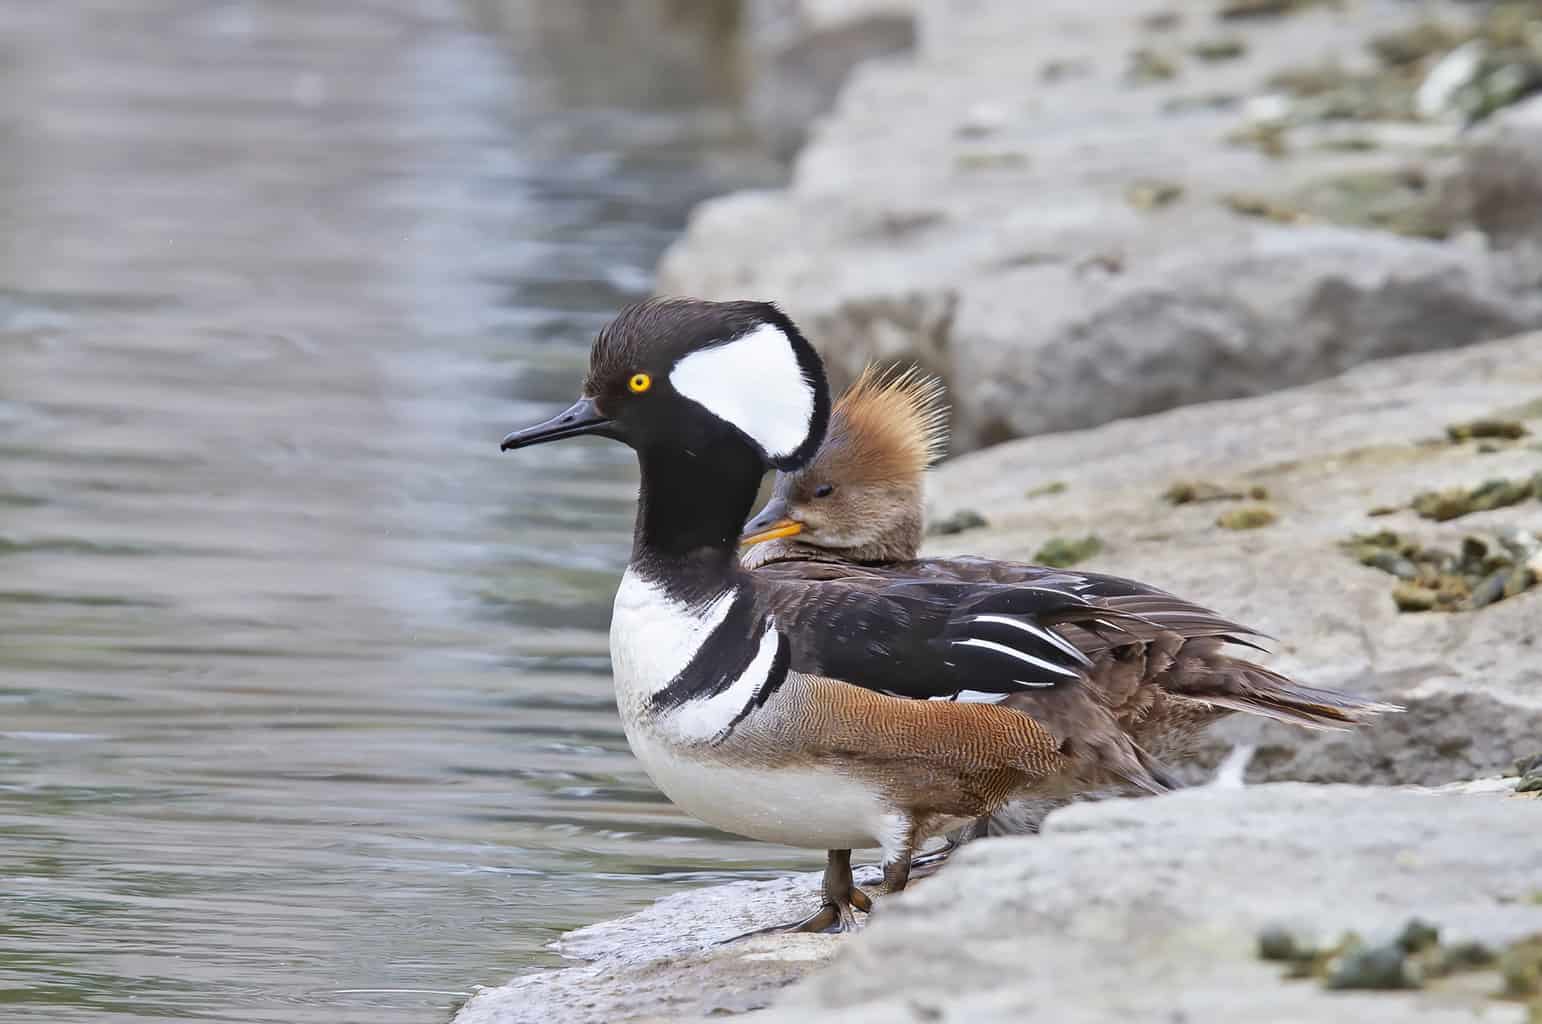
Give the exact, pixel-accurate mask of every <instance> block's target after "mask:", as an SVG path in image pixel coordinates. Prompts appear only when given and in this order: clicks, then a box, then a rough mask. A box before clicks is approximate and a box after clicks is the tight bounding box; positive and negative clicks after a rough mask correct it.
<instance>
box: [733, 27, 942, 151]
mask: <svg viewBox="0 0 1542 1024" xmlns="http://www.w3.org/2000/svg"><path fill="white" fill-rule="evenodd" d="M917 2H918V0H748V2H747V3H745V4H744V5H743V13H742V15H741V17H742V18H743V19H744V32H743V38H744V41H745V51H746V54H745V55H746V58H747V60H746V63H747V73H746V75H745V78H746V82H747V86H748V90H747V91H748V95H747V101H748V102H747V107H748V110H749V115H750V119H751V121H752V122H753V123H754V125H755V127H756V130H757V134H759V135H760V137H761V138H762V139H764V140H765V141H766V143H767V144H768V145H769V147H770V148H771V150H772V151H773V152H775V153H779V154H782V155H784V156H791V155H792V153H793V151H794V150H796V149H797V147H798V146H799V145H800V144H801V143H802V142H803V139H804V136H805V134H806V133H807V130H808V126H809V124H810V123H811V122H813V120H814V119H815V118H816V117H818V116H819V115H821V114H823V113H824V112H825V111H826V110H828V109H830V104H831V103H833V102H834V101H835V97H836V94H837V93H838V92H839V91H840V88H841V85H842V84H843V83H844V82H845V81H846V76H847V74H848V73H849V72H850V71H851V69H852V68H854V67H856V66H857V65H858V64H860V63H862V62H863V61H865V60H869V59H871V58H874V57H887V56H892V55H894V54H901V53H906V52H908V51H909V50H910V49H911V48H912V47H913V46H914V45H915V7H916V4H917Z"/></svg>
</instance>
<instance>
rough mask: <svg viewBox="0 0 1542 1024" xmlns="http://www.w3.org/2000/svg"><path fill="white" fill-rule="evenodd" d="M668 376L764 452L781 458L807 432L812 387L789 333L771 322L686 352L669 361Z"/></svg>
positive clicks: (678, 387) (812, 405) (771, 456)
mask: <svg viewBox="0 0 1542 1024" xmlns="http://www.w3.org/2000/svg"><path fill="white" fill-rule="evenodd" d="M669 382H670V383H671V384H673V385H674V387H675V390H676V391H678V392H679V393H680V394H682V395H684V396H685V397H686V398H689V399H690V400H691V401H693V402H695V403H697V404H698V405H700V406H702V407H703V408H705V409H706V410H707V411H708V412H710V413H712V415H714V416H716V417H717V418H718V419H721V420H726V421H727V422H729V423H732V424H733V425H734V426H736V427H738V428H739V429H740V430H742V431H743V432H744V433H745V434H746V435H748V436H749V437H750V438H751V439H752V440H753V441H754V442H755V443H756V444H758V445H760V448H761V450H762V451H764V452H765V453H766V455H767V456H769V457H770V458H773V459H781V458H786V457H787V456H788V455H791V454H792V453H793V452H795V451H797V450H798V448H799V447H801V446H802V444H803V442H804V441H805V440H807V438H808V432H809V423H810V422H811V421H812V420H813V418H814V388H813V386H812V385H810V384H809V382H808V381H807V380H805V379H804V378H803V367H802V366H800V365H799V364H798V354H797V352H796V351H795V350H794V349H793V347H792V341H791V339H789V338H788V337H787V335H786V334H784V333H782V331H781V329H780V328H778V327H777V326H775V325H774V324H761V325H760V326H759V327H756V328H755V329H754V330H753V331H750V332H749V333H748V334H745V335H743V336H742V337H738V338H735V339H734V340H733V341H730V342H727V343H725V344H722V345H714V346H713V347H711V348H704V349H701V350H699V351H696V352H692V353H691V354H690V355H688V356H686V357H685V358H684V359H682V360H680V361H679V362H678V363H676V364H675V368H674V370H673V371H671V372H670V374H669Z"/></svg>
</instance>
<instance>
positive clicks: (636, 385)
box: [626, 373, 653, 395]
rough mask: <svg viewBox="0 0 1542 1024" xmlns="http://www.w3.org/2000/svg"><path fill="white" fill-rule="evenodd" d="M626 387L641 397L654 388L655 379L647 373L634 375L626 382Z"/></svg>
mask: <svg viewBox="0 0 1542 1024" xmlns="http://www.w3.org/2000/svg"><path fill="white" fill-rule="evenodd" d="M626 386H627V387H629V388H631V389H632V394H634V395H640V394H642V393H643V392H644V391H647V390H648V389H649V388H651V387H653V378H652V377H650V376H648V375H647V374H646V373H634V374H632V379H631V380H629V381H627V382H626Z"/></svg>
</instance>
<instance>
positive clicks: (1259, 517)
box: [1215, 505, 1279, 530]
mask: <svg viewBox="0 0 1542 1024" xmlns="http://www.w3.org/2000/svg"><path fill="white" fill-rule="evenodd" d="M1277 518H1279V517H1278V516H1276V515H1275V514H1274V510H1273V509H1270V508H1265V507H1264V506H1263V505H1248V506H1246V507H1244V508H1234V509H1232V510H1231V511H1230V512H1222V513H1221V514H1220V515H1219V516H1217V517H1216V520H1215V525H1217V526H1219V527H1221V528H1222V529H1225V530H1256V529H1258V528H1260V527H1263V526H1268V525H1270V524H1271V523H1273V522H1274V521H1275V520H1276V519H1277Z"/></svg>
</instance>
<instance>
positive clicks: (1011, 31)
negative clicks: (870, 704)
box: [659, 0, 1542, 450]
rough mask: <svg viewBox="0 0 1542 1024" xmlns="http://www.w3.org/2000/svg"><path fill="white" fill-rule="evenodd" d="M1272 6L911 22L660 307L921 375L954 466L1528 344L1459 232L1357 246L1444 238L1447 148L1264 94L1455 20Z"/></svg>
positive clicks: (684, 259) (986, 14)
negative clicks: (686, 298) (1207, 407)
mask: <svg viewBox="0 0 1542 1024" xmlns="http://www.w3.org/2000/svg"><path fill="white" fill-rule="evenodd" d="M1288 6H1298V7H1300V8H1301V11H1300V13H1296V14H1292V15H1290V16H1288V17H1280V18H1254V19H1244V20H1235V21H1221V20H1219V19H1217V18H1215V17H1214V16H1213V13H1212V11H1213V5H1209V4H1171V5H1167V7H1165V8H1163V7H1161V6H1160V5H1158V6H1157V7H1152V6H1151V5H1144V4H1134V3H1124V2H1119V3H1101V4H1094V3H1086V2H1082V0H1042V2H1038V0H1036V2H1035V3H1032V4H1027V3H1013V2H1008V0H926V2H923V3H921V4H920V6H919V14H918V21H917V26H918V30H917V40H918V41H917V48H916V52H915V54H914V56H913V58H891V59H885V60H881V61H874V62H870V63H868V64H865V65H863V66H862V67H860V68H859V69H857V70H856V71H855V72H854V73H853V74H852V76H851V79H850V80H849V82H848V84H847V86H846V88H845V90H844V92H843V93H842V96H841V98H840V100H839V102H838V103H837V105H836V107H835V109H834V111H833V112H832V113H831V114H830V115H829V116H828V117H827V118H825V119H824V120H823V121H821V122H820V123H819V124H818V125H816V127H815V129H814V131H813V135H812V138H811V141H810V142H809V144H808V146H807V147H806V148H805V149H804V150H803V151H802V153H801V155H800V157H799V159H798V162H797V166H796V170H795V173H794V175H793V180H792V182H791V184H790V185H789V186H788V187H787V188H786V189H783V190H778V191H763V192H746V193H739V194H735V195H730V196H725V197H723V198H720V199H717V200H714V201H711V202H709V203H706V204H704V205H703V206H702V207H700V208H699V209H698V210H697V211H696V213H695V215H694V216H693V218H692V222H691V225H690V228H689V230H688V231H687V233H686V235H685V237H684V238H683V239H682V240H681V241H680V242H679V243H677V244H676V245H675V246H674V247H673V248H672V249H671V251H670V252H669V253H668V255H667V256H666V257H665V259H664V260H663V262H662V265H661V267H660V281H659V287H660V289H661V290H662V291H666V292H675V293H682V294H694V295H701V296H704V297H710V298H741V297H745V296H753V297H757V298H769V299H774V300H777V301H779V302H781V303H782V304H784V305H785V306H786V307H787V309H788V310H789V312H790V313H792V314H793V316H794V317H795V318H797V319H799V320H800V322H802V323H803V324H804V326H805V327H806V328H808V330H809V333H810V336H811V337H812V338H813V339H814V340H815V342H816V344H818V345H820V346H821V348H822V349H823V351H824V352H825V353H826V354H827V355H828V357H829V358H830V361H831V363H832V367H833V369H834V371H835V374H836V377H837V379H838V380H839V379H841V378H844V377H849V376H850V375H851V374H852V373H854V372H855V371H856V370H857V369H858V368H860V366H861V365H863V364H864V363H865V362H867V361H868V360H870V359H882V360H899V359H904V360H913V361H918V362H920V363H922V364H923V365H925V366H926V367H928V368H929V369H931V370H933V371H934V372H937V373H940V374H941V375H942V376H943V377H944V378H946V379H947V380H948V382H949V384H950V385H951V386H952V388H953V390H954V408H955V433H956V440H957V445H958V448H959V449H960V450H967V449H972V448H976V447H979V446H981V445H983V444H987V443H991V442H994V441H999V440H1002V439H1005V438H1009V437H1017V436H1024V435H1028V434H1033V433H1039V432H1043V431H1047V430H1063V429H1068V428H1074V427H1082V426H1089V425H1093V424H1097V423H1102V422H1107V421H1109V420H1112V419H1115V418H1118V417H1121V416H1130V415H1137V414H1141V413H1146V412H1152V411H1156V410H1159V409H1163V408H1171V407H1173V406H1176V405H1181V404H1183V403H1186V402H1193V401H1200V400H1207V399H1214V398H1224V397H1232V396H1241V395H1249V394H1259V393H1263V392H1266V391H1270V390H1273V389H1276V388H1279V387H1282V386H1287V385H1290V384H1295V383H1301V382H1305V381H1310V380H1315V379H1320V378H1323V377H1326V376H1329V375H1331V374H1333V373H1336V372H1338V371H1340V370H1342V369H1344V368H1345V367H1347V366H1350V365H1354V364H1356V363H1359V362H1362V361H1365V360H1368V359H1374V358H1378V357H1382V356H1387V355H1395V354H1398V353H1403V352H1415V351H1426V350H1431V349H1437V348H1444V347H1450V346H1456V345H1462V344H1466V343H1469V342H1472V341H1477V340H1483V339H1487V338H1492V337H1498V336H1502V335H1505V334H1509V333H1514V332H1516V331H1519V330H1522V329H1525V328H1527V327H1530V326H1536V325H1538V324H1542V289H1539V288H1538V287H1537V286H1536V281H1535V279H1534V276H1528V274H1527V273H1525V267H1524V266H1520V267H1517V266H1516V263H1515V261H1514V260H1513V259H1512V258H1510V257H1509V256H1508V255H1507V254H1504V253H1500V252H1495V251H1491V249H1490V248H1489V247H1488V246H1487V244H1486V242H1485V240H1484V238H1483V237H1482V236H1481V235H1480V234H1475V233H1469V234H1468V235H1467V236H1465V237H1464V238H1463V240H1462V241H1460V242H1434V241H1430V240H1427V239H1425V238H1421V237H1406V236H1405V234H1393V233H1390V232H1388V231H1382V230H1367V229H1366V226H1367V225H1372V226H1377V225H1380V226H1387V227H1395V228H1397V229H1398V230H1400V231H1403V232H1405V233H1413V234H1420V233H1423V232H1425V231H1427V230H1436V231H1438V230H1441V229H1440V228H1439V226H1432V225H1425V224H1423V223H1422V221H1421V220H1420V217H1421V215H1420V214H1419V211H1418V207H1419V206H1420V204H1421V203H1423V202H1424V201H1425V199H1426V198H1429V197H1428V196H1427V193H1428V192H1430V191H1433V190H1432V189H1429V188H1428V181H1429V180H1430V179H1432V178H1433V177H1434V168H1435V167H1436V166H1437V165H1440V164H1441V163H1442V161H1443V160H1444V154H1445V153H1446V152H1448V151H1449V150H1451V149H1452V148H1455V147H1459V146H1460V145H1462V141H1463V138H1464V136H1463V135H1462V129H1461V127H1460V125H1459V123H1456V122H1453V121H1450V120H1447V119H1434V120H1431V121H1429V122H1425V123H1414V122H1410V121H1408V120H1404V119H1396V118H1392V117H1390V116H1386V117H1383V116H1376V115H1373V114H1368V115H1365V116H1348V117H1326V116H1324V117H1318V118H1315V119H1308V120H1307V122H1306V123H1296V122H1295V121H1293V120H1291V118H1292V116H1293V115H1292V114H1291V111H1293V110H1299V109H1302V108H1304V107H1308V106H1310V105H1311V104H1313V103H1318V104H1319V106H1320V101H1319V100H1317V99H1312V98H1308V99H1298V98H1294V97H1292V96H1288V95H1285V93H1284V92H1283V91H1282V88H1283V87H1281V86H1280V85H1279V84H1278V83H1277V81H1276V79H1277V76H1279V75H1280V74H1282V73H1295V74H1297V75H1299V74H1300V73H1301V72H1302V71H1303V69H1305V70H1306V71H1308V72H1310V71H1312V70H1313V69H1321V68H1322V67H1324V66H1327V65H1329V64H1336V66H1337V67H1339V68H1341V69H1344V70H1345V71H1346V72H1356V71H1360V70H1364V69H1366V68H1368V67H1370V66H1373V65H1374V64H1375V60H1374V58H1373V57H1372V56H1371V54H1370V51H1369V50H1368V48H1367V44H1368V43H1369V42H1370V41H1371V40H1372V39H1374V38H1375V37H1376V36H1377V35H1379V34H1381V33H1385V32H1387V31H1389V30H1394V29H1397V28H1399V27H1405V28H1406V27H1408V26H1411V25H1414V24H1416V23H1417V22H1418V21H1419V19H1421V18H1422V17H1424V16H1425V15H1426V14H1430V15H1435V16H1438V17H1440V18H1441V19H1444V20H1447V21H1449V22H1451V23H1457V24H1459V23H1461V22H1463V21H1464V20H1466V19H1469V18H1471V17H1473V16H1474V10H1475V9H1476V8H1477V6H1478V5H1472V4H1463V3H1456V2H1437V3H1432V4H1421V5H1410V4H1407V3H1403V2H1399V0H1357V2H1355V3H1350V4H1341V5H1335V4H1311V5H1308V4H1302V5H1288ZM1164 10H1166V11H1167V12H1168V13H1169V14H1172V15H1174V17H1169V18H1160V17H1158V18H1153V17H1152V15H1153V14H1160V13H1162V11H1164ZM1218 44H1227V45H1218ZM1227 52H1230V53H1232V54H1233V56H1232V57H1230V58H1227V59H1218V58H1217V57H1216V56H1215V55H1216V54H1218V53H1220V54H1224V53H1227ZM1200 53H1208V54H1211V55H1212V56H1211V57H1209V58H1206V57H1201V56H1198V54H1200ZM1153 72H1155V73H1153ZM1164 76H1166V77H1164ZM1271 83H1273V84H1271ZM1400 195H1402V196H1406V199H1407V201H1406V202H1405V203H1404V205H1403V206H1401V207H1399V206H1397V204H1396V203H1393V204H1392V205H1391V206H1387V205H1386V204H1387V202H1388V197H1396V196H1400ZM1431 205H1434V204H1433V200H1431ZM1282 221H1289V222H1290V223H1282ZM1335 225H1337V226H1335Z"/></svg>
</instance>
